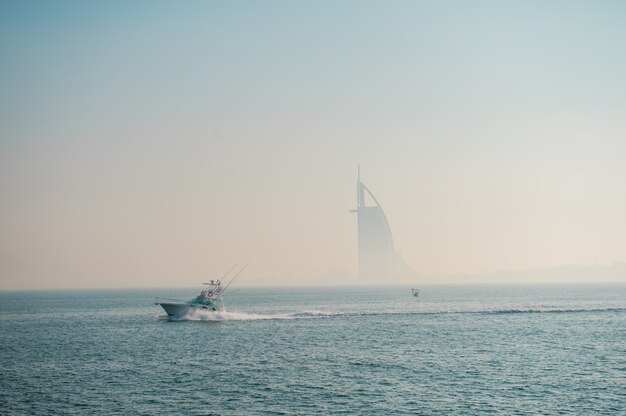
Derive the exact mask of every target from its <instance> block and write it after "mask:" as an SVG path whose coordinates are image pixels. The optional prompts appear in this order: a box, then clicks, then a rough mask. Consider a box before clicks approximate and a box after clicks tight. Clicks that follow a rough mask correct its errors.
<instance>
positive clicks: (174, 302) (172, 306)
mask: <svg viewBox="0 0 626 416" xmlns="http://www.w3.org/2000/svg"><path fill="white" fill-rule="evenodd" d="M248 264H250V263H248ZM248 264H246V265H245V266H243V267H242V268H241V270H239V271H238V272H237V273H236V274H235V275H234V276H233V277H232V279H230V281H229V282H228V284H226V286H224V287H222V280H224V279H225V278H226V277H227V276H228V275H229V274H230V272H231V271H233V269H234V268H235V266H237V263H235V264H234V265H233V267H231V268H230V269H229V270H228V271H227V272H226V274H225V275H224V276H223V277H222V278H221V279H219V280H210V281H209V282H208V283H203V284H204V285H206V286H207V287H206V288H205V289H204V290H203V291H201V292H200V294H198V296H196V297H195V298H193V299H192V300H189V301H184V300H179V299H170V298H158V297H157V298H155V302H154V304H155V305H161V307H162V308H163V309H165V312H167V315H168V316H184V315H185V314H187V313H188V312H191V311H193V310H205V311H209V312H223V311H225V310H226V308H225V307H224V299H223V295H224V292H225V291H226V289H228V287H229V286H230V285H231V284H232V283H233V282H234V281H235V279H236V278H237V276H239V275H240V274H241V272H243V271H244V270H245V269H246V267H248Z"/></svg>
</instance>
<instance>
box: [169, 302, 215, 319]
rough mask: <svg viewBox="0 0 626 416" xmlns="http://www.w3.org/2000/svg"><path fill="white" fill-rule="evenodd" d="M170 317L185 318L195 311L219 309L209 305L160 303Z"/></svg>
mask: <svg viewBox="0 0 626 416" xmlns="http://www.w3.org/2000/svg"><path fill="white" fill-rule="evenodd" d="M159 305H161V307H162V308H163V309H164V310H165V312H166V313H167V315H168V316H184V315H186V314H187V313H189V312H191V311H193V310H201V311H202V310H206V311H216V310H217V309H215V308H212V307H211V306H207V305H199V304H198V305H189V304H185V303H159Z"/></svg>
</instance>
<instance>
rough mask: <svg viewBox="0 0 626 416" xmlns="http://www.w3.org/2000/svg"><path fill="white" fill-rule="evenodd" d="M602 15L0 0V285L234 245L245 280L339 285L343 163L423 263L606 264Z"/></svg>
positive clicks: (348, 268)
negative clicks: (359, 178) (358, 169)
mask: <svg viewBox="0 0 626 416" xmlns="http://www.w3.org/2000/svg"><path fill="white" fill-rule="evenodd" d="M624 21H626V4H624V3H622V2H615V1H604V2H578V1H550V2H545V1H524V2H521V1H520V2H498V1H474V2H467V1H445V0H444V1H391V2H371V1H342V2H331V1H321V2H285V1H245V2H244V1H229V2H217V1H215V2H205V1H187V2H182V3H178V2H166V1H133V2H123V1H107V2H75V1H57V2H25V1H3V2H0V290H1V289H11V288H73V287H76V288H90V287H149V286H190V285H195V284H198V283H200V282H201V281H203V280H204V279H206V278H207V277H214V276H219V275H221V274H222V273H223V272H224V271H225V270H227V269H228V268H229V267H230V266H231V265H232V264H233V263H234V262H236V261H239V262H241V263H246V262H248V261H249V262H251V265H250V268H249V270H247V271H246V275H245V276H244V277H242V282H243V283H245V284H255V283H258V284H259V285H264V284H322V283H327V282H328V283H333V282H336V281H341V282H351V281H354V283H358V280H356V279H355V276H356V274H357V237H356V229H357V228H356V220H355V217H354V215H351V214H350V213H349V210H350V209H352V208H354V184H355V180H356V177H355V176H356V175H355V171H356V167H357V165H358V164H360V165H361V169H362V172H361V174H362V179H363V181H364V182H365V183H366V184H367V186H368V188H369V189H371V190H372V192H373V193H374V194H375V195H376V197H377V199H378V200H379V201H380V202H381V204H382V206H383V207H384V210H385V214H386V215H387V218H388V220H389V223H390V227H391V229H392V230H393V237H394V244H395V248H396V250H397V251H399V252H401V254H402V257H403V259H404V261H405V262H406V263H407V264H408V265H410V266H411V268H413V269H414V270H415V271H416V272H417V273H418V274H419V275H421V276H423V280H421V281H423V282H430V283H434V282H437V281H441V280H438V276H450V275H468V276H475V275H482V274H488V275H490V274H491V273H493V272H494V271H497V270H531V269H546V268H555V267H561V266H580V267H582V268H589V267H590V266H594V265H612V264H615V263H620V262H624V261H626V163H624V161H625V160H626V137H625V132H626V117H624V114H625V113H626V48H625V47H624V44H623V43H624V42H623V41H624V39H626V26H625V25H624V24H623V22H624ZM618 267H621V266H618ZM616 276H617V277H613V278H612V280H618V281H626V276H624V277H622V278H620V277H619V276H620V275H619V274H618V275H616ZM620 279H621V280H620ZM474 280H480V279H474ZM496 280H497V279H496ZM509 280H510V276H509V277H506V276H503V278H502V281H503V282H506V281H509ZM556 280H563V281H565V280H568V278H567V276H563V277H559V278H558V279H556ZM573 280H577V279H573ZM590 280H593V278H590ZM467 281H472V278H468V279H467ZM417 283H419V281H418V282H417Z"/></svg>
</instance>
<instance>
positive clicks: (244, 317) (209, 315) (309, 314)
mask: <svg viewBox="0 0 626 416" xmlns="http://www.w3.org/2000/svg"><path fill="white" fill-rule="evenodd" d="M623 311H626V308H558V307H550V306H547V307H546V306H535V307H519V308H501V309H500V308H493V309H471V308H468V309H459V310H420V311H393V310H388V311H336V312H332V311H319V310H312V311H301V312H293V313H273V314H272V313H268V314H260V313H247V312H237V311H235V312H226V311H206V310H201V309H194V310H191V311H189V312H188V313H186V314H184V315H180V316H174V317H170V318H169V319H170V320H172V321H216V322H219V321H259V320H287V319H323V318H338V317H369V316H391V315H396V316H401V315H405V316H413V315H466V314H468V315H474V314H517V313H520V314H523V313H581V312H623Z"/></svg>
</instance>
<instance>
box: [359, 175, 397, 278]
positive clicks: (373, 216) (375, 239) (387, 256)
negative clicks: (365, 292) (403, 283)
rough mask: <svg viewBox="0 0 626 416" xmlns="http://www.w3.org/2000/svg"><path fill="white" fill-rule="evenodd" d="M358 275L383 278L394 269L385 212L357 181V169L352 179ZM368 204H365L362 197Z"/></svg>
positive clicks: (390, 238) (391, 245) (393, 256)
mask: <svg viewBox="0 0 626 416" xmlns="http://www.w3.org/2000/svg"><path fill="white" fill-rule="evenodd" d="M356 195H357V205H356V209H354V210H352V211H351V212H355V213H356V214H357V222H358V245H359V247H358V256H359V279H360V280H363V281H370V282H373V281H385V280H388V279H390V278H393V277H394V275H395V274H396V273H395V263H396V257H397V256H396V253H395V251H394V248H393V236H392V235H391V228H390V227H389V222H388V221H387V217H386V216H385V213H384V211H383V209H382V207H381V206H380V204H379V203H378V201H377V200H376V197H375V196H374V195H373V194H372V192H371V191H370V190H369V189H368V188H367V187H366V186H365V185H364V184H363V182H361V172H360V169H359V173H358V179H357V183H356ZM368 199H369V200H371V202H370V201H368V202H370V205H369V206H368V205H366V200H368Z"/></svg>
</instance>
